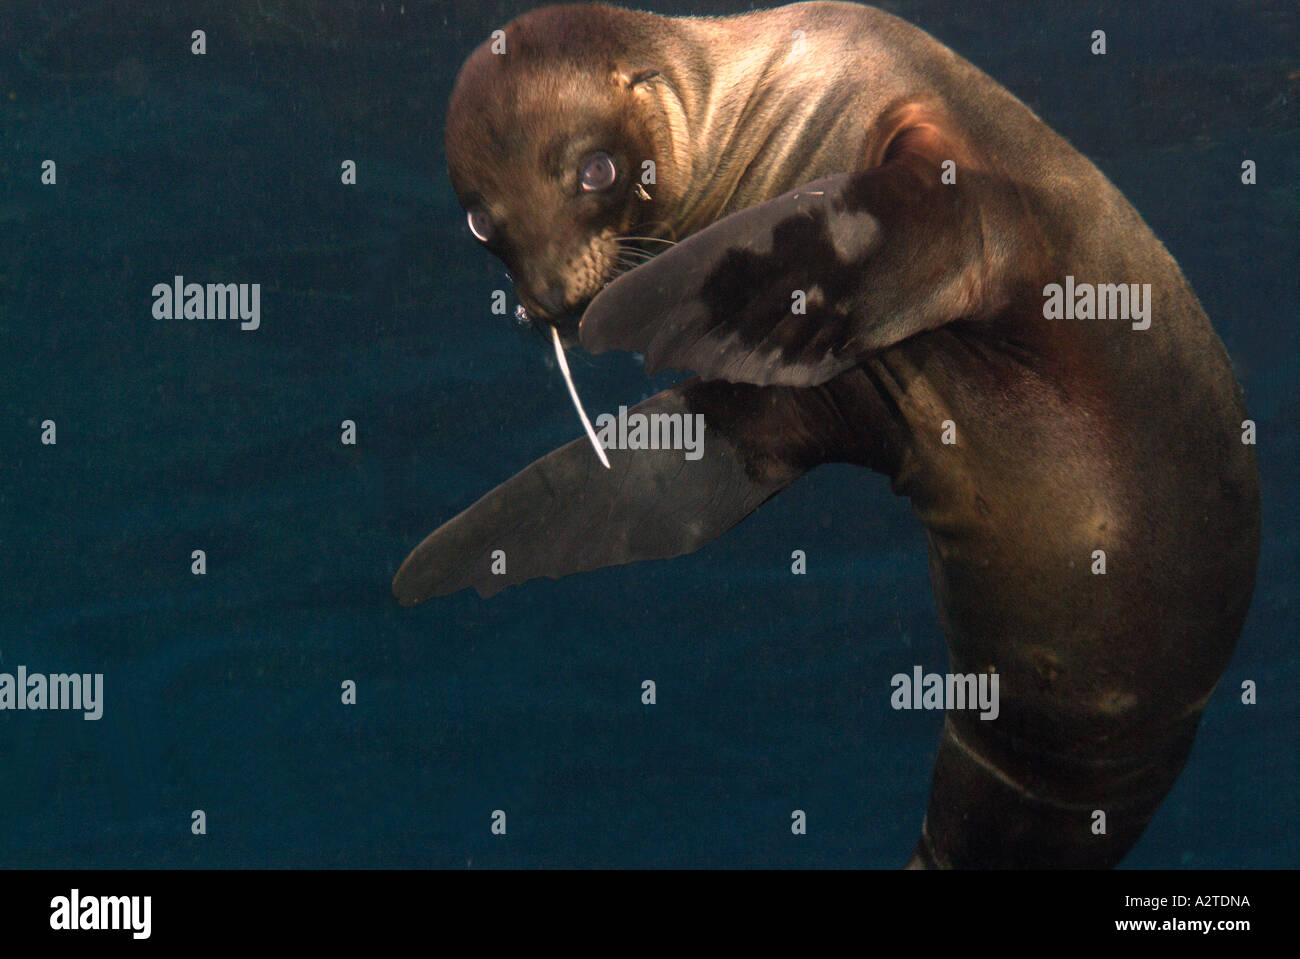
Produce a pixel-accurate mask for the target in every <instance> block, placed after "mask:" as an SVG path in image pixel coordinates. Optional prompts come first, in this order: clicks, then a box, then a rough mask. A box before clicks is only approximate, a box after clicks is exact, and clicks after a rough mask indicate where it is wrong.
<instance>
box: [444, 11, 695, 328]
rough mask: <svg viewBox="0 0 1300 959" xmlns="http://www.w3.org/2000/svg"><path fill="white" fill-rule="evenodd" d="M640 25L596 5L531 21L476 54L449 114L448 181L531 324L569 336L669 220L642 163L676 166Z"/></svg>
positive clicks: (639, 19) (635, 17)
mask: <svg viewBox="0 0 1300 959" xmlns="http://www.w3.org/2000/svg"><path fill="white" fill-rule="evenodd" d="M644 19H645V15H643V14H636V13H632V12H630V11H626V10H619V9H616V8H611V7H593V6H576V7H575V6H566V7H549V8H544V9H542V10H538V11H534V12H533V13H530V14H527V15H525V16H523V17H521V18H519V19H517V20H515V21H513V22H511V23H510V24H509V25H508V26H506V28H505V29H504V30H503V31H499V32H498V33H496V34H494V35H493V38H491V39H489V40H487V41H486V42H485V43H484V44H483V45H482V46H480V47H479V48H478V49H477V50H475V51H474V53H473V54H472V55H471V56H470V58H469V59H468V60H467V61H466V63H465V65H464V67H462V69H461V71H460V75H459V76H458V77H457V80H456V86H455V89H454V90H453V92H452V96H451V103H450V106H449V108H448V114H447V126H446V149H447V165H448V172H449V174H450V177H451V183H452V186H453V188H454V189H455V191H456V196H457V198H458V199H459V200H460V203H461V206H462V207H464V209H465V212H466V216H467V222H468V225H469V229H470V231H471V232H472V233H473V235H474V237H475V238H476V239H477V240H478V241H479V242H481V243H482V244H484V245H485V246H486V247H487V248H488V249H489V250H491V251H492V252H493V253H495V254H496V255H497V256H498V257H500V258H501V259H502V260H503V261H504V262H505V264H506V266H507V268H508V269H509V270H510V274H511V276H512V278H513V279H514V282H515V287H516V291H517V293H518V295H519V299H520V301H521V302H522V303H523V305H524V307H525V308H526V309H527V311H528V314H529V315H530V317H532V318H533V319H536V320H541V321H543V322H546V323H550V324H557V323H559V324H562V327H561V328H562V330H563V332H565V333H566V334H571V333H572V330H573V329H574V317H575V316H576V315H577V314H579V313H581V311H582V309H583V308H584V307H585V306H586V304H587V303H588V302H589V301H590V300H591V299H592V298H593V297H594V296H595V295H596V294H597V293H599V292H600V291H601V290H602V289H603V288H604V287H605V285H606V284H607V283H609V281H610V280H612V279H613V278H614V277H615V276H617V275H618V274H619V273H621V272H623V271H624V270H626V269H627V268H628V267H630V266H632V265H635V263H636V262H639V261H640V260H642V259H644V258H645V257H646V256H647V250H648V249H649V250H652V249H655V248H658V244H654V245H653V246H649V247H647V246H646V245H645V244H646V243H653V240H648V241H647V240H633V239H631V237H634V236H637V237H639V236H642V235H650V236H655V235H657V234H655V233H654V229H655V227H654V224H655V221H656V220H657V219H661V218H662V214H661V209H662V203H661V200H660V197H659V190H658V188H657V186H656V185H649V186H647V185H643V183H642V175H643V171H644V170H646V169H647V167H646V166H645V163H646V161H653V162H654V163H655V166H654V167H651V168H649V169H654V170H655V171H656V174H657V176H656V182H659V181H660V180H661V179H662V178H663V176H664V172H665V170H664V169H663V168H664V166H666V165H671V163H672V157H671V155H670V154H671V150H670V144H671V140H672V137H671V121H670V120H669V119H668V118H667V117H666V116H665V110H664V107H663V102H664V99H665V96H666V95H669V94H667V93H666V91H665V89H664V88H665V87H666V85H667V84H666V81H665V80H664V78H663V77H662V76H661V74H660V73H659V70H658V68H657V67H656V66H655V64H654V63H653V62H651V61H652V58H647V56H646V54H647V52H648V51H650V50H652V49H653V42H652V41H649V40H647V41H641V40H639V39H638V38H639V37H640V36H641V35H642V34H643V32H644ZM615 21H616V22H615ZM566 338H568V337H567V336H566Z"/></svg>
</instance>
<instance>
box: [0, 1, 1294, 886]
mask: <svg viewBox="0 0 1300 959" xmlns="http://www.w3.org/2000/svg"><path fill="white" fill-rule="evenodd" d="M536 5H537V4H529V3H493V2H476V3H457V2H438V0H433V2H406V3H405V4H402V3H398V2H393V0H385V2H383V3H380V2H369V0H367V2H364V3H363V2H359V0H331V2H329V3H324V2H315V0H279V2H277V0H233V2H217V0H211V2H206V3H205V2H193V3H179V2H178V3H161V2H160V3H149V2H139V3H129V2H87V3H81V4H72V3H62V4H60V3H47V2H38V0H26V2H8V3H0V14H2V15H0V444H2V445H0V452H2V453H3V457H2V459H0V672H2V671H10V672H12V671H14V670H15V669H16V668H17V667H18V666H19V665H25V666H26V667H27V668H28V670H29V671H32V672H38V671H39V672H65V671H67V672H71V671H75V672H90V673H95V672H102V673H103V674H104V715H103V718H102V719H100V720H99V721H96V722H88V721H84V720H83V719H82V718H81V715H80V714H79V713H75V712H56V711H46V712H15V711H8V710H6V711H0V866H22V867H38V866H50V867H54V866H57V867H146V866H172V867H175V866H184V867H204V866H212V867H233V866H374V867H377V866H436V867H461V868H463V867H466V866H472V867H480V866H485V867H499V866H523V867H535V866H761V865H774V866H816V867H822V866H835V867H856V866H875V867H885V868H893V867H897V866H900V865H901V864H903V863H904V862H905V861H906V860H907V858H908V856H909V855H910V853H911V851H912V848H913V846H914V844H915V842H916V839H917V836H918V831H919V828H920V823H921V818H922V815H923V814H924V811H925V808H926V802H927V798H928V789H929V776H930V765H931V763H932V761H933V758H934V754H935V750H936V746H937V741H938V733H939V727H940V725H941V722H942V715H941V713H939V712H912V711H905V712H896V711H894V710H893V709H891V708H890V705H889V694H890V692H891V689H890V684H889V680H890V677H891V676H892V675H893V674H895V673H897V672H910V671H911V669H912V667H913V665H921V666H923V667H925V668H926V669H927V670H934V671H942V670H945V669H946V668H947V667H946V663H947V652H946V649H945V646H944V642H943V636H942V633H941V631H940V628H939V625H938V622H937V617H936V614H935V608H934V599H933V595H932V591H931V585H930V580H929V573H928V567H927V561H926V553H925V542H924V536H923V533H922V530H921V527H920V525H919V524H918V523H917V522H916V520H915V519H914V517H913V516H912V513H911V509H910V506H909V504H908V503H907V502H906V501H905V500H902V499H899V498H897V497H895V496H893V495H892V493H891V492H890V490H889V484H888V481H887V480H886V479H885V478H884V477H882V476H878V475H876V474H872V473H869V472H866V471H863V470H860V469H856V468H852V467H848V466H831V467H822V468H820V469H818V470H817V471H815V472H814V473H813V474H811V475H809V476H807V477H805V478H804V479H803V480H801V481H800V482H798V483H796V484H795V485H794V486H793V487H791V488H790V489H789V490H787V491H786V492H784V493H783V494H782V495H780V496H779V497H777V498H776V499H774V500H772V501H771V502H770V503H768V504H767V505H766V506H764V507H763V508H761V509H760V510H759V511H758V512H757V513H755V514H754V515H753V516H751V517H750V518H749V519H747V520H746V521H745V522H743V523H742V524H741V525H740V526H738V527H737V528H736V529H734V530H732V531H731V532H730V533H728V534H727V535H725V536H723V537H722V538H720V539H719V540H718V541H716V542H715V543H713V544H712V545H710V546H709V547H707V548H705V549H704V550H702V551H700V552H698V553H696V554H693V555H691V556H686V557H681V558H679V559H676V560H671V561H667V562H653V563H646V564H642V565H637V566H625V567H619V568H613V569H605V570H601V571H599V572H595V573H589V574H585V575H578V576H573V577H570V578H567V579H564V580H560V581H558V582H552V581H549V580H540V581H534V582H532V583H529V584H526V585H524V586H522V587H517V588H513V589H510V590H507V591H506V592H504V593H502V594H501V595H500V596H498V597H496V598H494V599H493V600H491V601H486V602H485V601H482V600H480V599H478V597H477V596H476V595H475V594H473V593H472V592H465V593H460V594H457V595H454V596H451V597H447V598H443V599H437V600H432V601H430V602H428V603H425V604H424V605H422V606H419V607H416V608H414V609H400V608H399V607H398V606H397V603H396V601H395V600H394V599H393V598H392V595H391V593H390V582H391V579H392V575H393V573H394V572H395V570H396V568H397V566H398V564H399V563H400V562H401V560H402V559H403V558H404V557H405V556H406V555H407V553H408V552H409V551H410V550H411V548H412V547H414V546H415V545H416V543H418V542H419V541H420V539H422V538H423V537H424V536H425V534H427V533H428V532H430V531H431V530H432V529H434V528H435V527H436V526H437V525H439V524H440V523H442V522H443V521H445V520H447V519H449V518H451V517H452V516H454V515H455V514H456V513H458V512H459V511H460V510H462V509H463V508H465V507H466V506H468V505H469V504H470V503H472V502H473V501H474V500H475V499H477V498H478V497H479V496H480V495H482V494H483V493H485V492H487V491H488V490H489V489H490V488H491V487H492V486H494V485H496V484H497V483H499V482H501V481H503V480H505V479H507V478H508V477H510V476H511V475H513V474H514V473H515V472H516V471H517V470H519V469H520V468H522V467H523V466H525V465H527V464H528V463H529V462H531V461H532V460H534V459H536V458H537V457H539V456H541V455H543V454H545V453H547V452H548V451H550V450H551V449H553V448H554V447H556V446H558V445H560V444H562V443H564V442H567V441H568V440H570V439H573V438H574V437H575V436H577V435H578V430H579V427H578V423H577V420H576V418H575V416H574V413H573V410H572V407H571V406H570V402H569V399H568V396H567V394H566V391H565V386H564V383H563V381H562V379H561V378H560V376H559V374H558V372H557V370H556V369H555V365H554V360H553V358H552V356H551V353H550V350H549V347H548V345H547V343H546V341H545V340H544V339H542V338H541V337H540V336H538V335H537V334H536V333H534V332H532V331H530V330H526V329H521V328H519V327H517V326H516V324H515V323H514V321H513V320H512V319H510V318H509V317H499V316H493V315H492V314H491V313H490V311H489V308H488V307H489V302H490V297H491V293H492V291H493V290H495V289H504V290H506V291H507V294H508V296H509V298H510V304H511V306H512V307H513V304H514V303H515V302H516V301H515V299H514V294H513V290H512V288H511V286H510V284H509V281H508V279H507V277H506V276H505V273H504V269H503V267H502V266H501V265H500V263H499V262H498V261H497V260H495V259H494V258H493V257H492V256H490V255H489V254H487V253H486V252H484V251H482V250H480V249H477V248H476V244H475V243H474V241H473V240H472V238H471V237H470V235H469V232H468V230H467V229H466V227H465V222H464V216H463V214H462V212H461V210H460V208H459V206H458V205H457V203H456V201H455V198H454V196H453V194H452V191H451V188H450V185H449V184H448V182H447V176H446V163H445V158H444V155H443V146H442V130H443V120H444V116H445V109H446V103H447V97H448V95H449V93H450V91H451V86H452V83H453V80H454V78H455V75H456V71H457V69H458V68H459V66H460V64H461V62H462V61H463V60H464V58H465V57H466V56H467V55H468V54H469V52H470V51H471V50H472V49H473V48H474V47H475V46H476V45H477V44H479V43H480V42H482V41H483V40H484V39H485V38H486V37H487V35H488V34H489V32H490V31H491V30H492V29H494V28H496V27H498V26H501V25H504V23H505V22H506V21H507V20H509V19H510V18H512V17H513V16H515V15H517V14H519V13H521V12H523V11H525V10H527V9H530V8H531V7H532V6H536ZM879 6H882V7H884V8H885V9H887V10H889V11H890V12H892V13H895V14H898V15H900V16H902V17H904V18H905V19H907V20H909V21H911V22H912V23H915V24H916V25H918V26H920V27H921V28H923V29H925V30H927V31H928V32H930V33H931V34H933V35H934V36H935V37H937V38H938V39H939V40H941V41H942V42H944V43H946V44H948V45H949V46H951V47H952V48H953V49H954V50H956V52H958V53H959V54H961V55H962V56H964V57H965V58H967V59H969V60H971V61H972V62H974V63H975V64H976V65H977V66H979V67H980V68H982V69H983V70H985V71H986V72H987V73H989V74H990V75H991V76H992V77H993V78H994V79H996V80H998V81H999V82H1001V83H1003V84H1004V85H1006V86H1007V87H1008V88H1009V89H1011V91H1012V92H1014V93H1015V94H1016V95H1018V96H1019V97H1021V98H1022V99H1023V100H1025V101H1026V102H1027V103H1028V104H1029V106H1030V107H1031V108H1032V109H1034V110H1035V112H1037V113H1038V115H1039V116H1040V117H1042V119H1043V120H1044V121H1045V122H1046V123H1047V124H1048V125H1049V126H1051V127H1052V128H1053V129H1055V130H1056V131H1057V132H1059V133H1061V134H1062V135H1063V136H1065V137H1066V138H1067V139H1069V140H1070V141H1071V142H1072V143H1073V144H1074V145H1075V146H1076V147H1077V148H1078V149H1079V150H1080V151H1081V152H1083V153H1084V154H1085V155H1087V156H1088V157H1090V158H1091V159H1092V160H1093V161H1094V162H1095V163H1096V164H1097V165H1098V166H1099V167H1100V169H1101V170H1102V171H1103V172H1104V173H1105V174H1106V175H1107V176H1109V177H1110V178H1111V179H1112V180H1113V181H1114V182H1115V183H1116V184H1117V185H1118V186H1119V188H1120V189H1121V190H1122V191H1123V192H1124V193H1125V194H1126V195H1127V197H1128V198H1129V200H1130V201H1131V202H1132V203H1133V205H1134V206H1135V207H1136V208H1137V209H1138V211H1139V212H1140V213H1141V214H1142V215H1143V216H1144V218H1145V219H1146V221H1147V222H1148V223H1149V224H1150V225H1151V226H1152V228H1153V229H1154V231H1155V233H1156V234H1157V236H1159V237H1160V238H1161V239H1162V240H1163V241H1164V242H1165V244H1166V245H1167V246H1168V247H1169V249H1170V250H1171V252H1172V253H1173V254H1174V256H1175V257H1176V258H1177V259H1178V261H1179V263H1180V264H1181V266H1182V268H1183V271H1184V273H1185V274H1186V276H1187V278H1188V279H1189V281H1190V282H1191V284H1192V286H1193V288H1194V289H1195V290H1196V291H1197V294H1198V295H1199V297H1200V299H1201V301H1202V303H1203V304H1204V306H1205V309H1206V312H1207V313H1208V314H1209V316H1210V317H1211V319H1212V321H1213V322H1214V324H1215V327H1216V329H1217V330H1218V332H1219V334H1220V335H1221V337H1222V338H1223V340H1224V342H1225V344H1226V345H1227V348H1228V351H1229V353H1230V355H1231V356H1232V359H1233V362H1234V366H1235V369H1236V373H1237V376H1238V378H1239V380H1240V381H1241V383H1242V385H1243V387H1244V389H1245V394H1246V401H1247V404H1248V407H1249V409H1250V412H1251V415H1252V416H1253V417H1254V419H1255V420H1256V421H1257V423H1258V453H1259V462H1260V471H1261V480H1262V488H1263V511H1264V517H1263V519H1264V527H1263V530H1264V538H1263V550H1262V554H1261V558H1260V569H1259V577H1258V583H1257V586H1256V590H1255V597H1254V602H1253V605H1252V608H1251V611H1250V615H1249V618H1248V620H1247V622H1246V627H1245V631H1244V633H1243V636H1242V639H1241V643H1240V645H1239V647H1238V650H1237V652H1236V655H1235V656H1234V658H1233V660H1232V663H1231V665H1230V667H1229V669H1228V671H1227V673H1226V675H1225V676H1224V678H1223V681H1222V682H1221V684H1220V686H1219V688H1218V690H1217V691H1216V693H1215V695H1214V697H1213V698H1212V700H1211V701H1210V704H1209V706H1208V708H1207V709H1206V711H1205V716H1204V720H1203V722H1202V725H1201V731H1200V734H1199V736H1198V739H1197V742H1196V746H1195V749H1194V751H1193V753H1192V756H1191V759H1190V761H1189V763H1188V766H1187V768H1186V770H1185V772H1184V773H1183V775H1182V777H1181V778H1180V779H1179V781H1178V783H1177V784H1176V786H1175V787H1174V789H1173V791H1172V793H1171V794H1170V795H1169V797H1168V798H1167V799H1166V800H1165V802H1164V804H1163V806H1162V807H1161V809H1160V811H1159V812H1158V813H1157V815H1156V817H1155V819H1154V820H1153V822H1152V824H1151V826H1150V827H1149V829H1148V830H1147V832H1146V834H1145V836H1144V837H1143V839H1142V840H1141V841H1140V843H1139V844H1138V845H1137V847H1136V848H1135V849H1134V850H1133V852H1132V853H1131V854H1130V855H1129V857H1128V859H1127V860H1126V861H1125V866H1126V867H1138V868H1140V867H1165V866H1168V867H1212V866H1213V867H1219V866H1224V867H1263V866H1297V865H1300V838H1298V837H1297V830H1296V822H1297V793H1298V791H1300V748H1298V743H1300V709H1298V708H1297V702H1298V698H1297V688H1298V687H1300V662H1298V660H1297V654H1296V639H1297V635H1298V634H1300V629H1297V626H1296V617H1297V616H1300V562H1298V549H1300V539H1298V531H1297V512H1298V509H1297V508H1298V507H1300V469H1298V467H1300V398H1298V397H1297V391H1296V384H1297V374H1298V373H1300V349H1298V347H1300V332H1298V331H1300V323H1298V322H1297V318H1298V317H1300V309H1298V308H1300V302H1298V297H1297V253H1298V252H1300V249H1298V246H1297V233H1296V224H1297V222H1300V190H1298V188H1297V182H1300V180H1298V176H1300V160H1298V158H1300V133H1298V130H1300V123H1298V122H1297V117H1298V114H1300V111H1298V110H1297V102H1298V100H1297V97H1298V96H1300V57H1298V51H1300V42H1298V41H1300V27H1298V26H1297V8H1296V5H1295V3H1294V2H1293V0H1253V2H1252V0H1240V2H1231V3H1229V2H1219V3H1209V2H1182V0H1156V2H1144V3H1141V4H1128V3H1120V2H1081V3H1057V2H1033V0H1017V2H1002V3H987V4H986V3H964V2H938V0H915V2H905V0H898V2H890V3H881V4H879ZM642 7H643V8H644V9H652V10H655V11H657V12H662V13H714V14H716V13H728V12H739V11H743V10H748V9H752V8H753V5H751V4H743V3H730V4H727V3H698V2H697V3H686V2H682V3H648V4H644V5H642ZM194 29H202V30H205V31H206V34H207V52H206V54H205V55H203V56H195V55H192V54H191V52H190V42H191V41H190V33H191V31H192V30H194ZM1094 29H1104V30H1105V31H1106V34H1107V41H1108V53H1107V55H1106V56H1104V57H1096V56H1093V55H1091V54H1090V52H1089V43H1090V40H1089V37H1090V34H1091V32H1092V31H1093V30H1094ZM45 159H54V160H55V161H56V163H57V184H56V185H52V186H48V185H42V183H41V164H42V162H43V161H44V160H45ZM349 159H350V160H354V161H355V162H356V165H357V183H356V185H355V186H343V185H342V184H341V183H340V165H341V163H342V162H343V161H344V160H349ZM1247 159H1250V160H1254V161H1255V163H1256V165H1257V168H1258V183H1257V184H1256V185H1253V186H1245V185H1243V184H1242V183H1241V179H1240V176H1241V164H1242V162H1243V160H1247ZM177 274H179V275H183V276H184V277H185V278H186V280H187V281H197V282H248V283H260V284H261V285H262V300H261V327H260V329H258V330H256V331H253V332H244V331H241V330H240V329H239V325H238V323H237V322H236V321H230V320H227V321H221V320H200V321H196V320H155V319H154V318H153V315H152V306H153V297H152V294H151V290H152V288H153V286H154V284H156V283H160V282H161V283H170V282H171V280H172V278H173V277H174V276H175V275H177ZM570 363H571V364H572V366H573V368H574V375H575V377H576V378H577V381H578V388H579V390H580V392H581V394H582V396H583V400H584V402H585V404H586V406H587V408H588V409H589V410H590V411H592V414H593V415H595V413H597V412H600V411H607V410H614V409H616V408H617V407H618V406H619V405H620V404H629V405H630V404H631V403H633V402H636V401H638V400H640V399H641V398H643V397H645V396H648V395H650V394H652V393H654V392H657V391H658V390H660V389H662V388H664V387H665V386H667V385H669V384H671V383H672V382H673V381H674V379H675V377H673V376H666V377H665V376H661V377H656V378H654V379H649V378H647V377H646V375H645V373H644V371H643V370H642V369H641V367H640V365H639V363H638V362H637V360H636V358H635V357H632V356H629V355H626V354H612V355H605V356H601V357H589V356H586V355H585V354H582V353H580V352H574V353H571V354H570ZM1169 401H1170V402H1178V398H1177V396H1171V397H1170V398H1169ZM349 419H350V420H353V421H355V423H356V428H357V443H356V445H355V446H345V445H342V444H341V443H340V433H341V429H340V424H341V423H342V421H344V420H349ZM46 420H53V421H54V422H55V423H56V424H57V438H58V442H57V445H53V446H49V445H43V444H42V443H41V441H40V436H41V432H42V423H43V422H44V421H46ZM195 549H202V550H204V551H205V552H206V555H207V572H206V575H202V576H196V575H193V574H192V573H191V552H192V551H193V550H195ZM794 549H803V550H805V551H806V553H807V555H808V574H807V575H805V576H801V577H795V576H791V575H790V554H791V551H792V550H794ZM646 679H652V680H654V681H655V682H656V684H657V690H658V702H657V704H656V705H654V706H646V705H643V704H642V702H641V683H642V681H644V680H646ZM345 680H353V681H355V683H356V685H357V702H356V704H355V705H343V704H342V702H341V692H340V689H341V684H342V683H343V682H344V681H345ZM1246 680H1252V681H1254V682H1255V683H1256V684H1257V687H1258V704H1257V705H1254V706H1244V705H1243V704H1242V703H1241V697H1240V690H1241V685H1242V683H1243V682H1244V681H1246ZM196 809H202V810H203V811H204V812H205V814H206V817H207V834H206V835H193V834H192V833H191V829H190V824H191V813H192V811H194V810H196ZM496 809H501V810H505V811H506V813H507V815H508V834H507V835H506V836H504V837H501V836H494V835H492V834H491V832H490V830H489V826H490V818H489V817H490V816H491V813H492V811H493V810H496ZM794 809H803V810H805V811H806V812H807V815H808V834H807V835H806V836H794V835H792V834H791V830H790V813H791V811H792V810H794Z"/></svg>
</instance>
